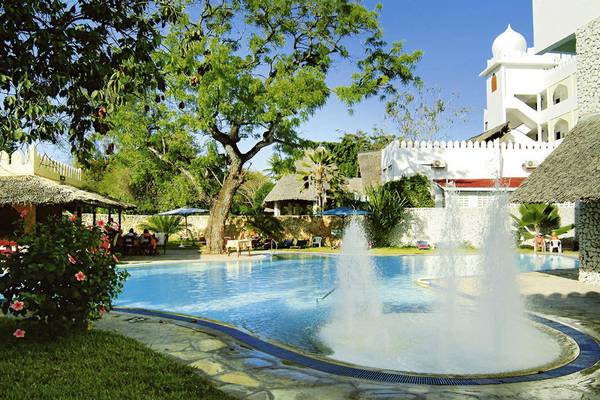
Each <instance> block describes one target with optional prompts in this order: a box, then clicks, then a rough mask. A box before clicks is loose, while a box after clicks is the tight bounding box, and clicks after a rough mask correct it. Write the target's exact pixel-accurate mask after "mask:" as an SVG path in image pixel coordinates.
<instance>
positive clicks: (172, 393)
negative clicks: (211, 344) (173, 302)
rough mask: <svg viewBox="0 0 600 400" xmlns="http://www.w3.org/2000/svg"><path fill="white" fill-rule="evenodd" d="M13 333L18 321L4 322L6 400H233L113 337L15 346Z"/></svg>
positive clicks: (0, 386) (93, 335) (0, 335)
mask: <svg viewBox="0 0 600 400" xmlns="http://www.w3.org/2000/svg"><path fill="white" fill-rule="evenodd" d="M15 328H16V321H15V320H13V319H9V318H1V317H0V371H1V372H0V398H1V399H3V400H9V399H15V400H17V399H18V400H25V399H27V400H33V399H94V400H97V399H102V400H103V399H114V400H125V399H186V400H187V399H206V400H211V399H231V397H229V396H227V395H225V394H224V393H222V392H220V391H218V390H217V389H215V388H214V387H213V386H211V385H210V383H208V382H207V381H206V380H204V379H203V378H201V377H200V376H198V375H196V374H195V373H194V370H193V369H192V368H191V367H187V366H185V365H182V364H179V363H178V362H176V361H174V360H171V359H169V358H167V357H166V356H163V355H161V354H158V353H155V352H153V351H152V350H150V349H148V348H147V347H145V346H143V345H142V344H140V343H138V342H137V341H135V340H133V339H129V338H126V337H124V336H121V335H118V334H115V333H110V332H105V331H100V330H92V331H91V332H88V333H85V334H83V333H82V334H76V335H71V336H68V337H66V338H61V339H56V338H54V339H34V338H32V337H31V336H30V335H28V336H27V337H26V338H25V339H19V340H17V339H15V338H14V337H13V336H12V333H13V331H14V330H15Z"/></svg>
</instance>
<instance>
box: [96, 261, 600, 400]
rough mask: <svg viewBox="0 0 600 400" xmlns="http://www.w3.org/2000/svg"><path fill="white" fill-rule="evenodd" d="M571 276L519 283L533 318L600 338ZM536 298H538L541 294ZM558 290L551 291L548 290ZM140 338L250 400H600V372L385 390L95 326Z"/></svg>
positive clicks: (236, 350)
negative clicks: (500, 382) (525, 380)
mask: <svg viewBox="0 0 600 400" xmlns="http://www.w3.org/2000/svg"><path fill="white" fill-rule="evenodd" d="M569 274H570V273H569V272H565V273H564V274H561V273H558V274H554V275H550V274H543V273H527V274H522V275H521V276H520V281H521V284H522V287H524V290H523V291H524V294H525V295H526V296H527V306H528V308H529V309H530V310H531V311H534V312H537V313H540V314H542V315H544V316H546V317H549V318H553V319H556V320H559V321H561V322H564V323H567V324H570V325H572V326H574V327H576V328H577V329H580V330H582V331H584V332H586V333H588V334H590V335H592V336H594V337H596V338H599V337H600V286H595V287H594V286H588V285H584V284H581V283H579V282H577V281H575V280H572V279H569V278H570V275H569ZM536 287H537V289H538V290H537V291H539V293H536ZM550 288H553V289H552V291H550V290H549V289H550ZM96 327H97V328H100V329H108V330H112V331H116V332H119V333H121V334H124V335H127V336H130V337H133V338H135V339H137V340H139V341H141V342H143V343H145V344H147V345H148V346H149V347H151V348H152V349H154V350H156V351H158V352H161V353H164V354H167V355H169V356H171V357H174V358H175V359H177V360H179V361H180V362H182V363H185V364H188V365H190V366H192V367H193V368H196V369H197V370H198V373H199V374H201V375H203V376H205V377H207V378H208V379H210V380H211V381H212V382H213V383H214V384H215V385H216V386H217V387H219V389H220V390H222V391H223V392H226V393H228V394H230V395H232V396H234V397H236V398H240V399H249V400H274V399H277V400H288V399H290V400H292V399H293V400H312V399H314V400H317V399H356V400H358V399H479V398H485V399H561V400H562V399H565V400H566V399H600V365H596V366H595V367H593V368H590V369H588V370H584V371H581V372H577V373H575V374H571V375H568V376H565V377H561V378H556V379H549V380H544V381H538V382H530V383H514V384H503V385H488V386H427V385H409V384H382V383H377V382H372V381H367V380H360V379H351V378H344V377H338V376H335V375H330V374H327V373H323V372H319V371H315V370H312V369H309V368H305V367H302V366H299V365H294V364H291V363H289V362H286V361H282V360H280V359H277V358H275V357H273V356H270V355H268V354H264V353H261V352H258V351H256V350H253V349H251V348H249V347H247V346H245V345H243V344H240V343H237V342H236V341H234V340H233V339H231V338H229V337H228V336H225V335H223V334H221V333H219V332H215V331H210V330H200V329H199V328H198V327H197V326H196V325H194V324H186V323H183V322H174V321H170V320H169V321H167V320H161V319H159V318H151V317H138V316H133V315H130V314H126V313H119V312H111V313H110V314H108V315H106V316H105V317H104V318H103V319H102V320H101V321H98V322H97V324H96Z"/></svg>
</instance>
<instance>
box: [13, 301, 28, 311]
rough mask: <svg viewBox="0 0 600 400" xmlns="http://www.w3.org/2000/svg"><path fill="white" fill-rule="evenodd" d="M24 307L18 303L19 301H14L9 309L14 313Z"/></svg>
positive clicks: (23, 304)
mask: <svg viewBox="0 0 600 400" xmlns="http://www.w3.org/2000/svg"><path fill="white" fill-rule="evenodd" d="M24 306H25V303H23V302H22V301H19V300H15V302H14V303H12V305H11V306H10V308H12V309H13V310H15V311H21V310H22V309H23V307H24Z"/></svg>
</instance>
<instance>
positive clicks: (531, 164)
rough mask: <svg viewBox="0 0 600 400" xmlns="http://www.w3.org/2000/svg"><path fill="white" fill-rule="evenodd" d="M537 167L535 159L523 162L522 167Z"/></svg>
mask: <svg viewBox="0 0 600 400" xmlns="http://www.w3.org/2000/svg"><path fill="white" fill-rule="evenodd" d="M537 167H538V163H537V161H533V160H529V161H525V162H524V163H523V168H525V169H536V168H537Z"/></svg>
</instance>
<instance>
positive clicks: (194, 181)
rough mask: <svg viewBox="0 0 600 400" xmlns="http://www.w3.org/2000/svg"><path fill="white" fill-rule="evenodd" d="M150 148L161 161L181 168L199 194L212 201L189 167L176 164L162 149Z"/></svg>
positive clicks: (202, 197)
mask: <svg viewBox="0 0 600 400" xmlns="http://www.w3.org/2000/svg"><path fill="white" fill-rule="evenodd" d="M148 150H150V152H151V153H152V154H154V155H155V156H156V157H157V158H158V159H159V160H160V161H162V162H164V163H166V164H169V165H170V166H172V167H174V168H177V169H178V170H179V172H181V173H182V174H183V176H185V177H186V178H187V179H188V180H189V181H190V183H191V184H192V186H194V188H195V189H196V191H197V192H198V195H199V196H200V198H201V200H202V201H206V202H207V203H210V201H211V199H210V198H208V196H207V195H206V193H204V190H203V189H202V186H200V183H199V182H198V180H197V179H196V177H195V176H194V175H193V174H192V173H191V172H190V171H188V170H187V169H185V168H183V167H182V166H180V165H176V164H175V163H173V162H172V161H170V160H168V159H167V158H166V157H165V156H164V155H163V154H162V153H161V152H160V151H158V150H156V149H155V148H154V147H152V146H148Z"/></svg>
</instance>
